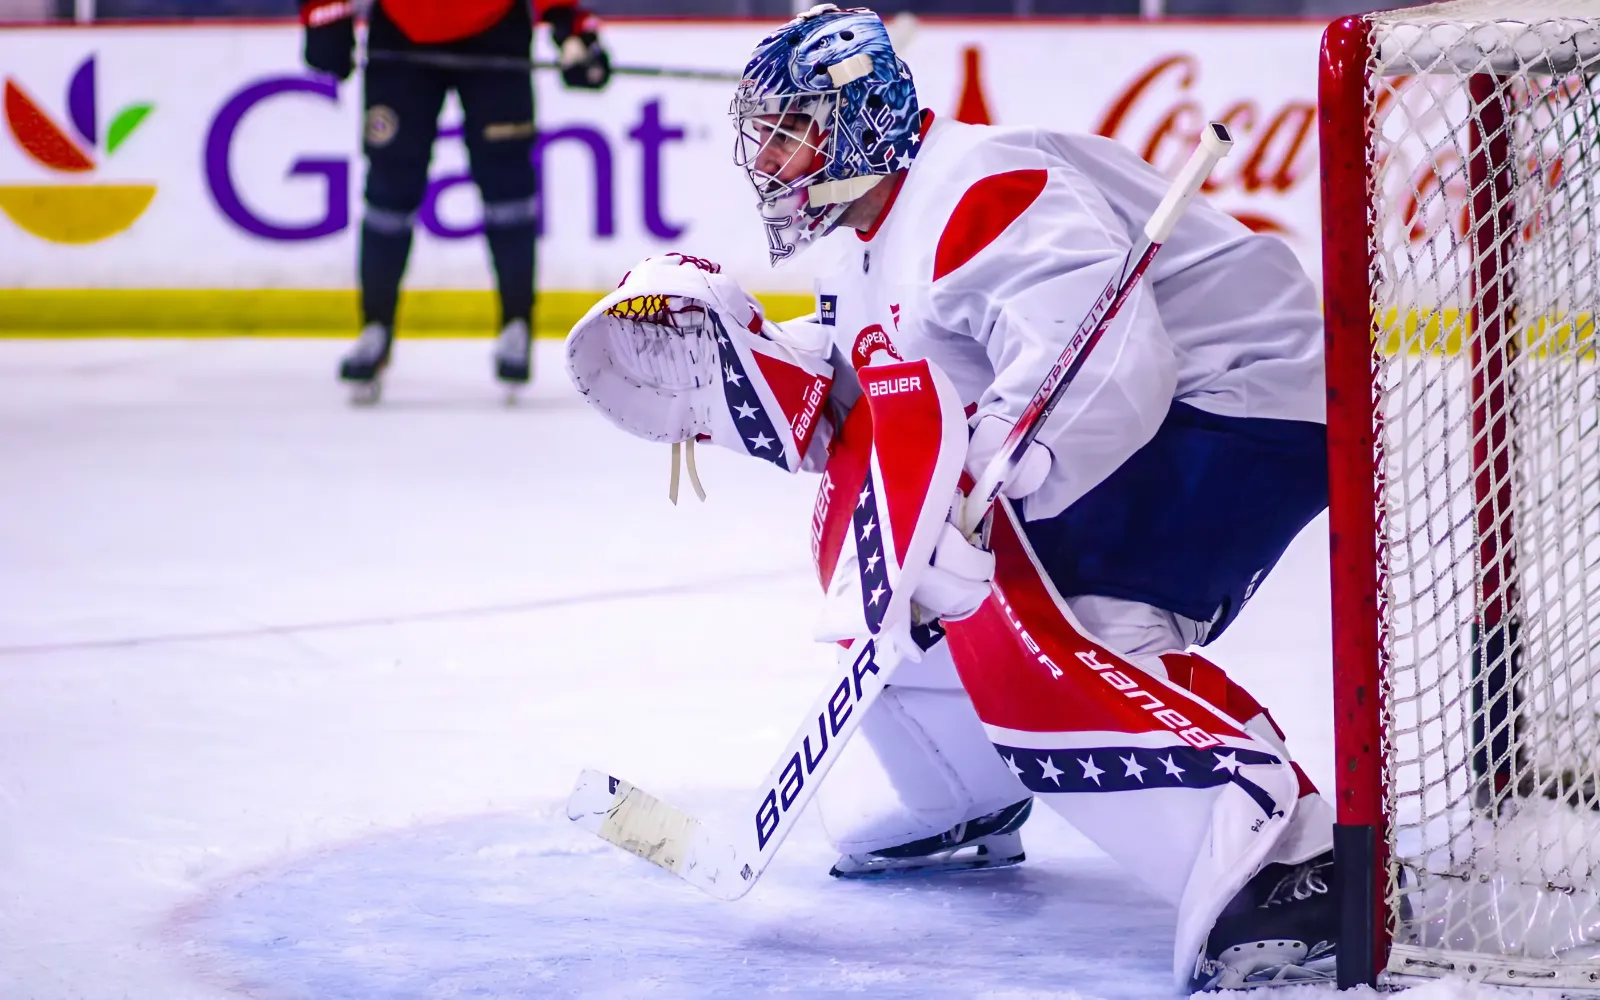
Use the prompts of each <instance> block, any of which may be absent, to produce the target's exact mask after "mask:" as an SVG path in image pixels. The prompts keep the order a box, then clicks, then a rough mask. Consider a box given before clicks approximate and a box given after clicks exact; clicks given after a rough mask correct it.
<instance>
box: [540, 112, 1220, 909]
mask: <svg viewBox="0 0 1600 1000" xmlns="http://www.w3.org/2000/svg"><path fill="white" fill-rule="evenodd" d="M1232 142H1233V140H1232V138H1231V137H1230V136H1229V134H1228V130H1227V128H1226V127H1225V126H1223V125H1221V124H1219V123H1215V122H1213V123H1211V124H1209V125H1207V126H1206V128H1205V130H1204V132H1202V134H1201V139H1200V147H1199V148H1198V149H1196V150H1195V152H1194V154H1193V155H1192V156H1191V157H1190V158H1189V162H1188V163H1187V164H1185V165H1184V168H1183V169H1182V170H1181V171H1180V172H1179V174H1178V176H1177V178H1175V179H1174V180H1173V182H1172V186H1171V187H1170V188H1169V189H1168V190H1167V194H1166V196H1165V197H1164V198H1163V199H1162V200H1161V204H1159V205H1158V206H1157V207H1156V210H1155V212H1154V213H1152V215H1151V217H1150V221H1149V222H1147V223H1145V227H1144V234H1143V239H1142V240H1141V241H1140V242H1139V244H1138V245H1136V246H1134V247H1132V248H1130V249H1129V251H1128V253H1127V255H1126V256H1125V257H1124V258H1123V261H1122V266H1121V267H1120V268H1119V269H1118V270H1117V273H1116V275H1115V276H1113V277H1112V279H1111V281H1110V282H1109V283H1108V284H1107V285H1106V287H1105V290H1104V291H1103V292H1101V293H1100V295H1099V297H1097V298H1096V300H1095V302H1094V304H1093V305H1092V306H1091V307H1090V309H1089V313H1088V315H1087V316H1085V317H1084V320H1083V322H1082V323H1080V324H1079V325H1078V328H1077V330H1076V332H1075V333H1074V334H1073V337H1072V339H1071V341H1069V342H1068V344H1067V346H1066V348H1065V349H1063V350H1062V352H1061V355H1060V356H1059V357H1058V358H1057V359H1056V363H1055V364H1054V365H1053V366H1051V369H1050V372H1049V373H1048V374H1047V375H1046V376H1045V380H1044V382H1043V384H1041V385H1040V386H1039V390H1038V392H1036V393H1035V394H1034V397H1033V400H1032V401H1031V402H1030V403H1029V404H1028V407H1027V408H1026V409H1025V410H1024V411H1023V413H1022V416H1021V417H1020V418H1019V419H1018V421H1017V425H1016V427H1015V428H1014V429H1013V430H1012V433H1011V434H1010V435H1009V436H1008V437H1007V439H1006V446H1004V447H1002V448H1001V450H1000V452H999V455H998V456H997V457H996V458H995V459H994V460H993V461H992V462H991V463H990V465H989V467H988V468H987V469H985V470H984V472H983V474H982V475H981V476H980V477H979V479H978V481H977V483H976V484H975V488H974V489H973V491H972V492H971V494H970V496H971V497H972V498H973V499H972V500H970V501H968V502H967V503H966V504H964V506H963V511H962V518H961V520H962V522H963V527H964V528H966V529H968V530H971V529H972V528H975V527H976V526H977V525H978V524H979V523H981V521H982V520H983V517H984V515H985V514H987V512H988V510H989V508H990V506H992V504H993V501H994V497H996V496H998V495H999V492H1000V488H1001V487H1002V486H1003V485H1004V484H1005V480H1006V477H1007V476H1008V475H1010V473H1011V471H1012V470H1013V469H1015V467H1016V464H1017V460H1018V458H1019V457H1020V455H1021V452H1022V451H1023V450H1024V449H1026V448H1027V446H1028V443H1029V442H1031V441H1032V440H1033V438H1034V436H1035V435H1036V434H1037V433H1038V429H1039V425H1040V422H1041V421H1042V420H1043V419H1044V418H1045V417H1047V416H1048V415H1049V414H1050V411H1051V410H1052V409H1053V408H1054V406H1055V404H1056V402H1057V401H1058V400H1059V399H1060V398H1061V395H1062V393H1064V392H1065V391H1066V389H1067V387H1068V386H1069V385H1071V384H1072V380H1073V378H1074V377H1076V375H1077V374H1078V372H1079V370H1080V369H1081V368H1082V367H1083V362H1084V359H1085V358H1086V357H1088V354H1089V352H1090V351H1091V350H1093V349H1094V346H1095V345H1096V344H1097V343H1099V341H1100V338H1101V336H1102V335H1103V334H1104V333H1105V331H1106V329H1107V327H1109V326H1110V325H1111V321H1112V320H1113V319H1115V318H1116V316H1117V313H1118V311H1119V310H1120V309H1121V308H1122V304H1123V303H1124V302H1126V301H1127V298H1128V296H1129V295H1130V294H1131V293H1132V291H1133V289H1134V287H1135V286H1136V285H1137V284H1138V282H1139V279H1140V278H1141V277H1142V276H1143V275H1144V272H1145V269H1146V268H1147V267H1149V265H1150V261H1151V260H1152V259H1153V258H1154V257H1155V255H1156V252H1157V251H1158V250H1160V249H1161V244H1162V242H1163V241H1164V240H1166V238H1167V237H1168V235H1170V234H1171V232H1172V227H1173V226H1174V225H1176V224H1177V221H1178V219H1179V217H1180V216H1182V214H1183V211H1184V209H1185V208H1187V207H1188V204H1189V202H1190V201H1191V200H1193V198H1194V195H1195V193H1196V192H1197V191H1198V190H1199V189H1200V185H1201V183H1202V182H1203V181H1204V180H1205V179H1206V177H1207V175H1209V174H1210V172H1211V168H1212V167H1213V166H1215V165H1216V163H1217V161H1218V160H1220V159H1221V158H1222V157H1223V156H1225V155H1227V152H1228V148H1229V147H1230V146H1231V145H1232ZM979 487H981V488H982V492H980V491H979ZM876 646H877V640H876V639H875V638H863V639H857V640H855V641H854V642H853V643H852V644H851V647H850V652H851V653H852V654H853V655H850V656H848V657H841V658H840V660H839V661H838V666H836V668H835V670H834V672H833V673H832V674H830V675H829V677H828V683H827V685H826V686H825V687H824V688H823V689H822V693H821V694H820V695H819V696H818V697H817V698H816V700H815V701H813V703H812V705H811V709H810V710H809V711H808V712H807V713H806V716H805V719H804V721H803V722H802V723H801V725H800V727H799V728H798V729H797V730H796V732H795V734H794V735H793V736H792V737H790V739H789V742H788V743H787V744H786V745H785V746H784V748H783V751H782V753H781V754H780V755H779V757H778V760H777V762H776V763H775V764H774V765H773V766H772V768H771V769H770V770H769V771H768V772H767V777H766V781H765V782H764V784H763V785H762V787H761V790H760V792H759V793H758V795H757V796H756V797H755V798H754V799H753V802H754V805H753V807H750V806H747V807H746V809H745V812H744V815H745V816H746V817H748V819H747V820H746V825H745V827H744V829H743V830H742V831H728V830H720V831H719V830H715V829H712V828H710V827H708V826H707V825H706V824H704V823H702V822H701V821H700V820H699V819H697V818H695V817H693V816H691V815H689V814H688V813H686V812H684V811H683V810H681V809H678V808H676V807H675V806H672V805H669V804H668V803H666V802H663V801H661V800H660V799H658V798H656V797H655V796H653V795H651V794H649V793H648V792H646V791H644V790H643V789H641V788H637V787H635V786H633V785H631V784H629V783H628V782H626V781H623V780H621V779H620V778H616V777H613V776H611V775H608V774H604V773H601V772H599V771H584V772H583V773H582V774H581V775H580V776H579V778H578V783H577V786H576V787H575V788H574V789H573V791H572V796H571V797H570V798H569V799H568V800H567V816H568V818H570V819H571V820H573V821H574V822H576V823H578V824H580V825H582V826H583V827H584V828H585V829H587V830H589V831H590V832H592V833H594V834H596V835H598V836H599V837H601V838H602V839H604V840H607V841H610V842H611V843H612V844H615V845H616V846H618V847H620V848H622V849H623V850H625V851H628V852H629V853H631V854H635V855H637V856H639V857H641V858H644V859H645V860H646V861H649V862H650V863H652V864H654V865H657V866H658V867H661V868H665V869H666V870H667V871H669V872H672V873H673V874H674V875H677V876H679V877H680V878H682V879H684V880H685V881H687V882H689V883H691V884H693V885H695V886H698V887H699V888H701V889H703V890H704V891H706V892H707V893H709V894H711V895H713V896H717V897H718V898H721V899H738V898H739V897H741V896H743V895H744V894H745V893H747V892H749V891H750V888H751V887H752V886H754V885H755V883H756V881H757V880H759V879H760V878H761V875H762V873H763V872H764V871H766V868H767V866H768V865H769V864H770V863H771V862H772V858H773V856H774V855H775V854H776V853H777V850H778V848H779V847H780V846H781V845H782V844H783V841H784V840H785V839H786V838H787V837H788V835H789V834H790V832H791V831H792V830H793V829H794V826H795V823H796V822H797V821H798V819H799V817H800V814H801V813H802V812H804V810H805V807H806V805H807V803H809V802H810V801H811V797H812V796H813V795H814V794H815V793H816V789H817V787H818V786H819V785H820V784H821V783H822V781H823V779H824V778H825V777H826V776H827V773H828V771H829V770H830V769H831V768H832V767H833V764H834V762H835V761H836V760H838V758H839V753H840V751H841V749H842V748H843V747H844V745H845V743H847V742H848V741H849V739H850V737H851V736H853V735H854V734H855V731H856V729H857V728H858V727H859V726H860V724H861V720H862V718H863V717H864V716H865V715H866V713H867V711H868V710H869V709H870V708H871V707H872V704H873V703H874V702H875V701H876V700H877V698H878V695H879V694H880V693H882V691H883V687H884V685H885V684H886V683H888V681H889V679H890V678H891V677H892V676H893V673H894V670H895V667H896V666H897V665H898V663H897V662H896V663H889V662H886V663H884V664H882V665H881V666H880V665H879V664H878V663H877V662H876V659H875V653H876ZM824 719H826V720H827V721H828V722H829V724H830V729H829V731H830V732H831V733H832V739H831V740H827V739H826V738H824V739H822V740H820V741H819V742H821V749H820V751H817V752H816V753H813V751H812V748H811V746H810V745H809V743H808V741H809V740H810V738H811V737H812V736H813V735H819V736H822V735H823V733H822V731H821V729H820V726H821V725H822V722H823V720H824ZM813 720H815V721H813ZM800 760H804V761H805V767H804V770H803V772H802V770H801V769H800V767H799V766H798V764H797V763H796V762H798V761H800ZM797 782H798V783H797ZM780 802H781V808H780V807H779V803H780Z"/></svg>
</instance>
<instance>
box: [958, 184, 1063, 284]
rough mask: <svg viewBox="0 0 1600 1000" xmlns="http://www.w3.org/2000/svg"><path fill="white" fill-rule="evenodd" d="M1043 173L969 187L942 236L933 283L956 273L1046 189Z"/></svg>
mask: <svg viewBox="0 0 1600 1000" xmlns="http://www.w3.org/2000/svg"><path fill="white" fill-rule="evenodd" d="M1044 182H1045V172H1044V171H1043V170H1008V171H1006V172H1005V173H1003V174H991V175H989V176H988V177H985V178H983V179H982V180H980V181H978V182H977V183H976V184H974V185H972V186H971V187H969V188H967V193H966V194H964V195H962V196H961V200H960V201H959V202H957V203H956V210H955V211H954V212H951V213H950V221H949V222H946V223H945V224H944V232H943V233H941V234H939V248H938V249H937V250H936V251H934V254H933V280H934V281H938V280H939V279H940V278H942V277H944V276H945V275H947V274H949V273H950V272H951V271H954V270H955V269H956V268H958V267H960V266H961V265H962V264H965V263H966V262H967V261H969V260H971V259H972V258H974V257H976V256H977V255H978V254H979V252H981V251H982V250H983V248H984V247H986V246H988V245H989V244H990V243H993V242H994V241H995V239H996V237H998V236H999V235H1000V234H1001V233H1003V232H1005V231H1006V227H1007V226H1009V225H1011V223H1013V222H1015V221H1016V220H1017V217H1018V216H1020V215H1021V214H1022V213H1023V212H1025V211H1027V210H1028V206H1029V205H1032V204H1033V203H1034V200H1035V199H1037V198H1038V197H1039V192H1041V191H1043V190H1044Z"/></svg>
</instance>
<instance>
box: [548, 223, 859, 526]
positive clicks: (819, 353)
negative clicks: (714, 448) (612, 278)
mask: <svg viewBox="0 0 1600 1000" xmlns="http://www.w3.org/2000/svg"><path fill="white" fill-rule="evenodd" d="M721 270H722V269H721V268H720V267H718V266H717V265H716V264H713V263H711V262H710V261H705V260H701V259H700V258H698V257H688V256H685V255H683V254H668V255H666V256H664V257H649V258H646V259H645V260H644V261H642V262H641V263H640V264H639V265H638V266H637V267H635V268H634V269H633V270H632V271H629V272H628V274H627V275H626V276H625V277H624V278H623V279H622V284H621V285H619V286H618V287H617V289H616V290H615V291H613V292H612V293H611V294H610V295H607V296H606V297H605V298H603V299H601V300H600V301H599V302H597V303H595V305H594V307H593V308H592V309H590V310H589V312H588V313H586V314H585V315H584V317H583V318H582V319H581V320H579V321H578V323H577V325H576V326H574V327H573V328H572V332H571V333H569V334H568V335H567V374H568V375H569V376H570V377H571V378H572V382H573V384H574V385H575V386H577V388H578V391H579V392H580V393H582V394H583V396H584V399H585V400H587V401H588V402H589V404H590V405H592V406H594V407H595V408H596V409H598V410H599V411H600V412H601V413H602V414H603V415H604V416H605V417H606V419H607V420H609V421H611V422H612V423H613V424H615V425H616V426H618V427H620V428H622V429H623V430H625V431H627V432H628V433H629V434H632V435H634V436H635V437H641V438H644V439H645V440H647V441H659V442H663V443H668V444H671V445H672V446H673V456H674V457H673V466H672V487H671V490H670V492H669V496H670V497H671V498H672V500H673V502H674V503H675V502H677V481H678V455H679V453H680V447H682V448H684V450H685V451H686V452H687V455H688V465H689V475H690V480H691V482H693V484H694V487H695V492H696V493H698V494H699V495H700V498H701V499H702V500H703V499H705V493H704V491H703V490H701V489H700V484H699V480H698V477H697V475H696V472H695V468H694V451H693V445H694V442H695V441H696V440H700V441H710V442H711V443H712V444H715V445H719V446H721V447H724V448H728V449H730V450H732V451H736V452H738V453H739V454H741V455H750V456H753V457H755V458H761V459H765V460H766V461H769V462H771V463H772V464H773V465H776V466H777V467H778V468H780V469H783V470H785V471H787V472H796V471H798V470H799V469H800V465H801V462H802V461H803V460H804V459H805V455H806V451H807V449H808V448H809V447H810V446H811V442H812V439H813V438H814V437H815V435H816V432H817V427H818V425H819V424H820V422H821V420H822V417H823V410H824V404H825V403H826V402H827V398H828V390H829V388H830V387H831V386H832V384H833V368H832V366H831V365H830V364H829V363H828V360H827V352H828V351H829V349H830V348H829V341H828V338H827V335H826V332H825V331H823V330H822V328H821V327H819V326H813V325H810V324H805V323H795V324H790V326H789V328H787V329H785V328H784V327H781V326H779V325H778V324H776V323H773V322H771V321H769V320H767V319H766V317H765V316H764V315H763V314H762V309H761V304H760V303H759V302H757V301H756V300H755V299H754V298H751V297H750V296H749V295H748V294H746V293H745V292H744V290H743V289H741V288H740V287H739V285H738V283H737V282H735V281H734V280H733V279H732V278H730V277H728V276H727V275H724V274H722V273H721Z"/></svg>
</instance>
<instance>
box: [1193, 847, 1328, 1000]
mask: <svg viewBox="0 0 1600 1000" xmlns="http://www.w3.org/2000/svg"><path fill="white" fill-rule="evenodd" d="M1336 884H1337V883H1336V882H1335V880H1334V868H1333V852H1332V851H1329V852H1327V853H1326V854H1321V855H1318V856H1317V857H1315V858H1312V859H1311V860H1310V861H1305V862H1301V863H1300V864H1298V865H1282V864H1271V865H1267V866H1266V867H1265V868H1263V869H1261V871H1259V872H1257V873H1256V876H1255V877H1254V878H1252V879H1251V880H1250V881H1249V882H1247V883H1245V887H1244V888H1243V889H1240V890H1239V893H1238V895H1236V896H1234V897H1233V900H1232V901H1231V902H1229V903H1228V905H1227V906H1226V907H1224V908H1223V911H1222V914H1221V916H1219V917H1217V922H1216V925H1215V926H1213V927H1212V928H1211V936H1210V937H1209V938H1208V939H1207V940H1206V947H1205V954H1204V955H1202V956H1201V958H1200V960H1199V962H1198V963H1197V965H1196V968H1195V974H1194V977H1193V978H1192V979H1191V980H1190V981H1189V988H1190V991H1191V992H1195V993H1198V992H1201V991H1203V990H1237V989H1254V988H1255V987H1258V986H1292V985H1295V984H1298V983H1318V982H1332V981H1333V980H1334V979H1335V972H1336V970H1335V956H1334V953H1335V951H1336V948H1337V944H1338V940H1339V937H1338V934H1339V899H1338V896H1336V895H1335V894H1334V891H1333V890H1334V886H1335V885H1336Z"/></svg>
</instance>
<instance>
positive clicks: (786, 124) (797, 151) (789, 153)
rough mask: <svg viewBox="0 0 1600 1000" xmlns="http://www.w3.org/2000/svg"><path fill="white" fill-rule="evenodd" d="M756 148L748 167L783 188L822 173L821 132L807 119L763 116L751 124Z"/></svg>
mask: <svg viewBox="0 0 1600 1000" xmlns="http://www.w3.org/2000/svg"><path fill="white" fill-rule="evenodd" d="M750 127H751V130H752V132H753V133H754V136H753V138H754V140H755V144H756V150H757V152H756V155H755V159H754V162H753V163H752V164H751V166H752V167H753V168H754V170H755V172H756V173H758V174H762V175H765V176H766V177H767V178H769V179H770V180H773V181H777V182H778V183H779V184H780V185H782V186H783V187H785V188H789V187H791V186H792V185H793V184H794V182H795V181H798V180H800V179H802V178H805V177H809V176H811V175H812V174H815V173H817V172H818V171H820V170H821V169H822V166H823V163H824V157H823V153H822V140H823V134H822V129H821V127H819V126H818V125H817V122H816V119H814V118H812V117H811V116H810V115H798V114H790V115H762V116H761V117H759V118H756V119H753V120H752V121H751V123H750Z"/></svg>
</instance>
